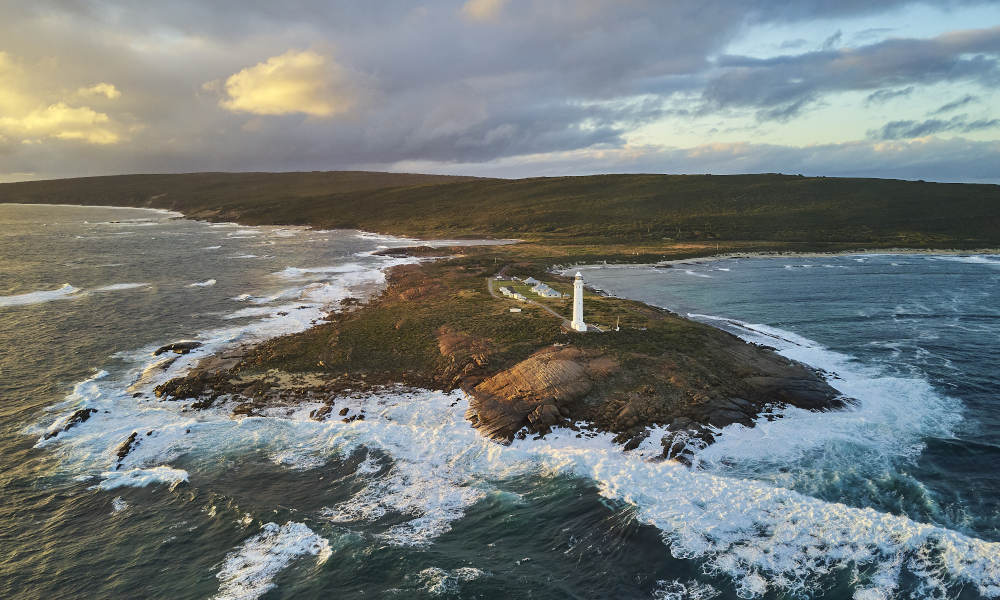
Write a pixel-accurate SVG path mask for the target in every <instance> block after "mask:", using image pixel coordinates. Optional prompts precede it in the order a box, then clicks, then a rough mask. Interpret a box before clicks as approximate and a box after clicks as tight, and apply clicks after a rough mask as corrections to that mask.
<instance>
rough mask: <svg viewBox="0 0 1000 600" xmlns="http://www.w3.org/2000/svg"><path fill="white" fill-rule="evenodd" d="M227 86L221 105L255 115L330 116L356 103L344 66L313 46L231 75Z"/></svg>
mask: <svg viewBox="0 0 1000 600" xmlns="http://www.w3.org/2000/svg"><path fill="white" fill-rule="evenodd" d="M211 84H212V82H209V84H206V85H208V87H211ZM224 88H225V93H226V97H225V98H223V99H222V100H220V101H219V105H220V106H222V107H223V108H226V109H228V110H231V111H233V112H247V113H252V114H256V115H287V114H293V113H301V114H306V115H310V116H313V117H330V116H332V115H335V114H338V113H343V112H345V111H347V110H348V109H350V108H351V106H352V105H353V103H354V98H353V96H352V94H351V92H350V90H349V89H348V88H347V82H346V76H345V72H344V69H343V68H341V67H340V66H339V65H338V64H336V63H335V62H333V61H332V60H330V59H328V58H326V57H325V56H323V55H321V54H319V53H317V52H314V51H312V50H302V51H296V50H289V51H288V52H285V53H284V54H281V55H278V56H272V57H271V58H269V59H267V60H266V61H264V62H261V63H257V64H256V65H254V66H252V67H247V68H245V69H243V70H241V71H239V72H238V73H235V74H233V75H231V76H229V78H228V79H226V81H225V84H224Z"/></svg>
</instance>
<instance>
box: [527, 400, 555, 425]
mask: <svg viewBox="0 0 1000 600" xmlns="http://www.w3.org/2000/svg"><path fill="white" fill-rule="evenodd" d="M560 421H562V415H561V414H560V413H559V409H558V408H556V407H555V405H554V404H543V405H541V406H539V407H538V408H536V409H535V410H533V411H531V412H530V413H528V422H529V423H531V425H532V426H533V427H534V428H535V430H536V431H541V430H542V429H547V428H550V427H553V426H554V425H556V424H557V423H559V422H560Z"/></svg>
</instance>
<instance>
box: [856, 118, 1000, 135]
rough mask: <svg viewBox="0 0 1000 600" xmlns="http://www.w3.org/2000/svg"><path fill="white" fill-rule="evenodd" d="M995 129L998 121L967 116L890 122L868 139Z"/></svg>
mask: <svg viewBox="0 0 1000 600" xmlns="http://www.w3.org/2000/svg"><path fill="white" fill-rule="evenodd" d="M997 127H1000V119H977V120H975V121H969V120H968V118H967V115H958V116H955V117H952V118H950V119H947V120H944V119H927V120H925V121H912V120H902V121H890V122H889V123H886V124H885V125H883V126H882V127H881V128H880V129H875V130H871V131H869V132H868V137H869V138H871V139H876V140H899V139H910V138H917V137H925V136H928V135H934V134H937V133H945V132H958V133H972V132H974V131H980V130H982V129H991V128H997Z"/></svg>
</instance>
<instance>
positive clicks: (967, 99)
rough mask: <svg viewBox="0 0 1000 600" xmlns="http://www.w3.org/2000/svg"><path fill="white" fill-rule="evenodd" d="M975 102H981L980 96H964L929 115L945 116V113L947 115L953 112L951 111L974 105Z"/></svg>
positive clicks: (943, 105)
mask: <svg viewBox="0 0 1000 600" xmlns="http://www.w3.org/2000/svg"><path fill="white" fill-rule="evenodd" d="M975 102H979V96H973V95H972V94H966V95H965V96H962V97H961V98H959V99H957V100H952V101H951V102H948V103H947V104H942V105H941V106H940V107H939V108H937V109H935V110H932V111H931V112H930V113H928V114H930V115H941V114H944V113H947V112H951V111H953V110H955V109H958V108H962V107H963V106H968V105H969V104H973V103H975Z"/></svg>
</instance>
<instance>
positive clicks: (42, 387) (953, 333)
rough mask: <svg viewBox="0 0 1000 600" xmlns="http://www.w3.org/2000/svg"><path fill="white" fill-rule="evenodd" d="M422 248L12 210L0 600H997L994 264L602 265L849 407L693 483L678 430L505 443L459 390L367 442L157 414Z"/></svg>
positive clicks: (710, 464) (858, 259) (360, 430)
mask: <svg viewBox="0 0 1000 600" xmlns="http://www.w3.org/2000/svg"><path fill="white" fill-rule="evenodd" d="M412 243H413V241H412V240H406V239H400V238H391V237H385V236H375V235H371V234H366V233H363V232H357V231H313V230H306V229H300V228H288V227H286V228H280V227H252V228H251V227H243V226H238V225H233V224H209V223H203V222H197V221H190V220H185V219H181V218H178V215H176V214H171V213H166V212H162V211H148V210H140V209H109V208H94V207H90V208H82V207H62V206H19V205H0V258H2V262H0V265H2V268H0V411H2V415H3V419H2V421H0V449H2V451H0V463H2V469H0V496H2V497H0V517H2V518H0V552H2V557H3V560H2V562H0V597H2V598H45V599H53V598H247V599H250V598H267V599H276V598H326V597H343V598H540V599H541V598H546V599H548V598H658V599H667V598H669V599H684V598H690V599H695V598H697V599H706V598H733V597H746V598H749V597H767V598H804V597H811V598H852V597H853V598H858V599H859V600H860V599H869V598H895V597H913V598H928V597H942V598H943V597H959V598H984V597H985V598H996V597H1000V501H998V496H1000V473H998V470H997V466H996V465H1000V427H997V425H998V420H1000V412H998V411H997V409H996V407H997V402H1000V398H998V394H997V390H998V378H997V375H996V370H995V366H994V365H996V364H998V362H1000V361H998V359H1000V349H998V346H997V343H996V340H997V339H998V334H1000V298H998V292H997V283H998V280H1000V257H998V256H991V255H970V256H956V255H942V256H935V255H857V256H835V257H822V258H789V257H783V258H754V259H728V260H719V261H711V262H692V263H689V264H679V265H674V266H672V267H671V268H665V269H664V268H652V267H648V266H642V267H636V266H606V265H600V266H591V267H585V268H582V269H581V271H582V272H583V273H584V276H585V278H586V280H587V282H588V284H589V285H593V286H595V287H598V288H601V289H603V290H605V291H606V292H608V293H612V294H616V295H620V296H626V297H630V298H635V299H638V300H643V301H646V302H650V303H652V304H657V305H660V306H664V307H667V308H670V309H671V310H674V311H677V312H680V313H682V314H689V315H690V316H691V317H692V318H695V319H699V320H703V321H705V322H709V323H712V324H713V325H716V326H719V327H722V328H724V329H728V330H730V331H732V332H733V333H735V334H737V335H740V336H742V337H744V338H746V339H748V340H750V341H754V342H758V343H763V344H766V345H769V346H772V347H775V348H777V349H778V350H779V351H780V352H781V353H782V354H785V355H786V356H789V357H792V358H795V359H798V360H801V361H803V362H806V363H808V364H811V365H813V366H815V367H817V368H821V369H823V370H824V371H825V372H826V373H827V376H828V378H829V380H830V382H831V384H832V385H834V387H837V388H838V389H840V390H841V391H842V392H844V393H845V394H847V395H849V396H851V397H853V398H855V399H857V404H856V405H854V406H852V407H850V408H849V409H847V410H844V411H837V412H829V413H809V412H806V411H799V410H795V409H790V410H780V411H775V413H774V414H772V415H769V417H770V418H765V419H761V420H760V422H759V423H758V426H757V427H754V428H745V427H742V426H739V425H736V426H731V427H729V428H727V429H725V430H723V431H722V432H720V434H719V441H718V442H717V443H716V444H714V445H712V446H709V447H707V448H703V449H696V450H695V454H694V456H695V458H694V465H693V467H692V468H689V467H686V466H683V465H680V464H676V463H673V462H659V461H651V460H649V459H650V458H651V457H652V456H654V455H655V454H656V453H657V452H658V450H659V448H658V445H657V444H656V443H655V440H656V438H657V437H658V436H656V435H654V436H651V438H650V441H649V442H647V443H645V444H644V445H642V446H640V447H639V448H638V449H637V450H635V451H633V452H630V453H624V452H622V451H621V450H620V448H619V447H616V446H615V445H614V444H612V443H611V441H610V437H608V436H597V437H594V438H576V437H575V435H573V434H572V432H567V431H557V432H555V433H553V434H551V435H549V436H547V437H546V438H545V439H543V440H530V439H529V440H519V441H516V442H515V443H514V444H512V445H510V446H500V445H497V444H495V443H492V442H489V441H486V440H483V439H481V438H480V437H479V436H478V434H476V432H475V431H474V430H473V429H471V427H469V425H468V423H467V422H465V421H464V419H463V415H464V411H465V404H466V400H465V399H464V398H463V397H462V395H461V394H460V393H452V394H445V393H440V392H431V391H413V390H404V389H387V390H385V391H384V392H382V393H379V394H377V395H374V396H370V397H357V398H351V399H350V400H348V402H349V403H353V404H355V405H357V406H361V405H364V406H365V407H367V413H368V418H366V419H365V420H363V421H354V422H352V423H347V424H345V423H342V422H340V421H336V422H330V421H326V422H322V423H317V422H314V421H311V420H310V419H309V418H308V414H309V411H310V410H312V409H313V408H315V405H303V406H301V407H297V408H293V409H274V410H272V411H270V413H269V414H267V415H266V416H262V417H245V418H242V419H233V418H232V417H231V416H230V414H229V411H228V410H226V409H225V407H221V408H219V409H215V408H213V409H210V410H206V411H194V410H190V409H187V408H186V407H185V404H184V403H183V402H174V401H159V400H157V399H156V398H154V397H153V396H152V394H151V393H150V389H151V387H152V386H153V385H155V384H156V383H157V382H159V381H163V380H165V379H166V378H169V377H172V376H175V375H177V374H179V373H181V372H183V371H184V370H185V369H187V368H189V367H190V366H191V365H192V364H193V363H194V362H195V361H197V360H198V359H199V358H201V357H204V356H206V355H208V354H211V353H213V352H215V351H218V350H220V349H223V348H226V347H228V346H232V345H233V344H239V343H250V342H253V341H255V340H260V339H265V338H267V337H271V336H275V335H280V334H283V333H290V332H294V331H300V330H302V329H304V328H306V327H309V326H310V325H311V324H312V323H313V322H316V321H318V320H320V319H322V318H323V315H324V314H325V312H326V310H327V309H328V308H330V307H335V306H336V305H337V303H338V302H339V301H340V300H342V299H344V298H347V297H365V296H366V295H370V294H372V293H374V292H376V291H377V289H378V287H379V286H380V285H381V284H382V283H383V282H384V275H383V271H382V269H384V268H386V267H388V266H391V265H393V264H399V263H400V262H402V261H404V260H408V259H396V258H387V257H379V256H373V255H372V252H373V251H375V250H378V249H380V248H384V247H394V246H405V245H410V244H412ZM440 243H442V244H446V243H448V242H440ZM605 335H613V333H609V334H605ZM184 339H193V340H197V341H200V342H202V344H203V345H202V346H201V347H199V348H197V349H196V350H194V351H193V352H192V353H191V354H189V355H185V356H183V357H180V358H179V359H178V360H177V361H176V362H175V363H173V364H172V365H171V366H170V367H169V368H168V369H167V370H166V372H162V373H161V372H158V371H157V372H154V373H152V374H150V372H149V371H147V367H149V365H151V364H153V363H155V362H156V361H158V360H161V358H162V357H154V356H152V352H153V351H154V350H155V349H156V348H158V347H159V346H161V345H163V344H167V343H170V342H174V341H178V340H184ZM144 372H145V373H146V375H144ZM338 405H340V403H338ZM80 409H94V411H95V412H93V413H91V416H90V417H89V419H88V420H86V421H85V422H82V423H79V424H77V425H75V426H73V427H71V428H69V429H68V430H64V428H65V425H66V424H67V419H68V418H69V416H70V415H72V414H73V413H75V412H76V411H78V410H80ZM133 432H135V433H136V434H137V439H138V440H139V444H138V446H137V447H136V449H135V450H134V451H133V452H131V453H130V454H129V455H128V456H127V457H126V458H125V460H124V461H123V463H122V465H121V466H120V467H119V466H118V457H117V456H116V454H115V452H116V449H117V447H118V446H119V445H120V444H121V443H122V442H123V441H124V440H125V439H127V438H128V437H129V436H130V435H131V434H132V433H133ZM52 434H54V435H52ZM47 436H48V439H46V437H47Z"/></svg>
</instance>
